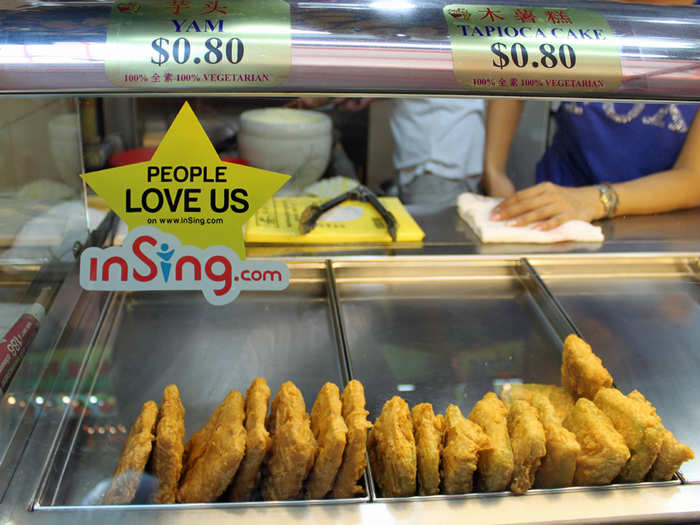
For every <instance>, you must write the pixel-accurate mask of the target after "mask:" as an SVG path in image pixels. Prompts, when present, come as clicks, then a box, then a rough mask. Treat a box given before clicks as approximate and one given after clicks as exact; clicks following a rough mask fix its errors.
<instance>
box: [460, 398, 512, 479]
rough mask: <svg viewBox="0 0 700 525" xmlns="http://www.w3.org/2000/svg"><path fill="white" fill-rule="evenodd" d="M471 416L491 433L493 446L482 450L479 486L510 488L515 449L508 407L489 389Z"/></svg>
mask: <svg viewBox="0 0 700 525" xmlns="http://www.w3.org/2000/svg"><path fill="white" fill-rule="evenodd" d="M469 419H470V420H472V421H473V422H474V423H476V424H477V425H479V426H480V427H481V428H482V429H483V430H484V432H485V433H486V435H487V436H488V437H489V440H490V443H491V448H489V449H488V450H484V451H483V452H482V453H481V454H479V488H480V489H481V490H483V491H484V492H498V491H501V490H506V488H507V487H508V485H509V484H510V480H511V478H512V477H513V466H514V465H513V449H512V448H511V444H510V436H509V435H508V410H507V409H506V407H505V405H504V404H503V402H501V400H500V399H498V397H497V396H496V394H494V393H493V392H489V393H488V394H486V395H485V396H484V397H483V398H482V399H480V400H479V401H477V403H476V404H475V405H474V408H472V411H471V413H470V414H469Z"/></svg>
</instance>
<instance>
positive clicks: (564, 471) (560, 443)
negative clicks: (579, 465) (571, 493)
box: [530, 393, 581, 489]
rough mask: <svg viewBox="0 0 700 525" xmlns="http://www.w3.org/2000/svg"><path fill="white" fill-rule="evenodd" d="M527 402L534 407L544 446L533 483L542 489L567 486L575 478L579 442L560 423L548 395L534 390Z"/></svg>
mask: <svg viewBox="0 0 700 525" xmlns="http://www.w3.org/2000/svg"><path fill="white" fill-rule="evenodd" d="M530 404H531V405H532V406H533V407H535V408H536V409H537V413H538V415H539V417H540V422H541V423H542V428H544V436H545V448H546V450H547V454H546V455H545V456H544V458H542V464H541V465H540V468H538V469H537V474H536V475H535V485H534V486H535V487H536V488H542V489H554V488H560V487H568V486H570V485H572V484H573V482H574V473H575V472H576V459H577V458H578V455H579V454H580V453H581V445H579V444H578V441H576V436H575V435H574V433H573V432H571V431H569V430H567V429H565V428H564V427H563V426H562V425H561V423H560V421H559V416H558V414H557V413H556V410H555V409H554V406H553V405H552V403H551V402H550V401H549V399H548V398H547V397H545V396H544V395H542V394H539V393H535V394H534V395H533V396H532V397H531V398H530Z"/></svg>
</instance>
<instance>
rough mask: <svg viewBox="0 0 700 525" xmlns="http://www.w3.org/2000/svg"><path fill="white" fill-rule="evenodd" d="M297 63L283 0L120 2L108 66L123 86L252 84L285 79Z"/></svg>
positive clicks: (116, 7) (110, 32) (113, 19)
mask: <svg viewBox="0 0 700 525" xmlns="http://www.w3.org/2000/svg"><path fill="white" fill-rule="evenodd" d="M290 68H291V22H290V13H289V5H288V4H287V3H285V2H284V1H282V0H146V1H141V2H137V1H129V2H125V1H117V2H116V3H115V4H113V6H112V12H111V15H110V21H109V25H108V29H107V53H106V58H105V71H106V74H107V78H108V79H109V81H110V82H112V83H113V84H115V85H117V86H124V87H134V88H149V89H174V88H205V89H206V88H221V89H230V88H241V89H246V88H251V87H271V86H278V85H280V84H283V83H284V82H285V81H286V80H287V77H288V76H289V71H290Z"/></svg>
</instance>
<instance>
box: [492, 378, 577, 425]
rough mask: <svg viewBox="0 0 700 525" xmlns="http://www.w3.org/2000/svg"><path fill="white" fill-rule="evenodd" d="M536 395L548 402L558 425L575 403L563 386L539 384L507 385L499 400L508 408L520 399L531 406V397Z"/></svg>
mask: <svg viewBox="0 0 700 525" xmlns="http://www.w3.org/2000/svg"><path fill="white" fill-rule="evenodd" d="M537 394H541V395H543V396H545V397H546V398H547V399H548V400H549V402H550V403H551V405H552V408H554V413H555V415H556V417H557V420H558V422H559V423H561V422H562V421H564V418H565V417H566V415H567V414H568V413H569V411H570V410H571V409H572V408H574V404H575V403H576V399H574V396H573V395H571V392H569V391H568V390H567V389H566V388H564V387H563V386H559V385H545V384H540V383H509V384H508V385H507V388H504V389H503V392H502V393H501V399H502V400H503V403H504V404H505V405H506V407H508V406H510V404H511V403H512V402H513V401H515V400H516V399H522V400H524V401H527V402H529V403H530V404H532V399H533V396H535V395H537Z"/></svg>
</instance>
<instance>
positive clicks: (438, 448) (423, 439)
mask: <svg viewBox="0 0 700 525" xmlns="http://www.w3.org/2000/svg"><path fill="white" fill-rule="evenodd" d="M411 418H412V419H413V436H414V437H415V439H416V460H417V480H418V494H419V495H420V496H433V495H435V494H437V493H438V492H439V490H440V453H441V452H442V432H443V423H444V418H443V417H442V416H441V415H437V416H436V415H435V413H434V412H433V406H432V405H431V404H430V403H420V404H419V405H416V406H414V407H413V410H412V411H411Z"/></svg>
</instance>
